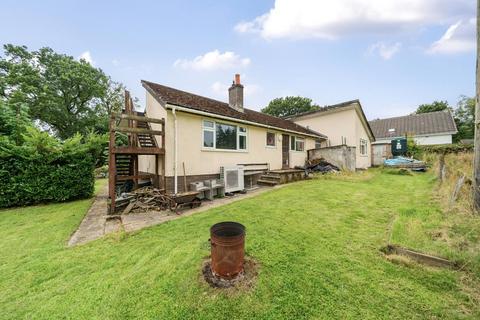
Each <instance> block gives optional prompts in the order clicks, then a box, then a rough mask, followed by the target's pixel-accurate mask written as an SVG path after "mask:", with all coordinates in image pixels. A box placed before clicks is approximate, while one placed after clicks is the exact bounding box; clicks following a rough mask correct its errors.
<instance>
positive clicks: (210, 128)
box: [203, 121, 215, 148]
mask: <svg viewBox="0 0 480 320" xmlns="http://www.w3.org/2000/svg"><path fill="white" fill-rule="evenodd" d="M214 141H215V130H214V125H213V122H212V121H203V146H204V147H205V148H214V147H215V144H214Z"/></svg>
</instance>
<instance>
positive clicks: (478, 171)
mask: <svg viewBox="0 0 480 320" xmlns="http://www.w3.org/2000/svg"><path fill="white" fill-rule="evenodd" d="M479 32H480V0H477V65H476V70H475V72H476V74H475V75H476V78H475V79H476V87H475V146H474V155H473V157H474V158H473V201H474V207H475V211H476V212H477V213H478V212H480V100H479V99H480V70H479V69H480V68H479V60H480V55H479V49H480V35H479Z"/></svg>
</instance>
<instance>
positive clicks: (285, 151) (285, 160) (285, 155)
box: [282, 134, 290, 169]
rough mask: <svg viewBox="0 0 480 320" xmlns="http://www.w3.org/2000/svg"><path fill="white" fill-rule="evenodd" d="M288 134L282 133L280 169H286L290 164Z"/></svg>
mask: <svg viewBox="0 0 480 320" xmlns="http://www.w3.org/2000/svg"><path fill="white" fill-rule="evenodd" d="M289 147H290V136H289V135H288V134H282V169H288V168H289V166H290V161H289V160H290V150H289Z"/></svg>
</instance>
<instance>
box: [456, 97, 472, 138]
mask: <svg viewBox="0 0 480 320" xmlns="http://www.w3.org/2000/svg"><path fill="white" fill-rule="evenodd" d="M454 118H455V123H456V124H457V130H458V133H457V134H456V136H455V140H456V141H459V140H461V139H473V136H474V134H475V98H469V97H466V96H462V97H461V99H460V101H459V102H458V104H457V108H456V109H455V112H454Z"/></svg>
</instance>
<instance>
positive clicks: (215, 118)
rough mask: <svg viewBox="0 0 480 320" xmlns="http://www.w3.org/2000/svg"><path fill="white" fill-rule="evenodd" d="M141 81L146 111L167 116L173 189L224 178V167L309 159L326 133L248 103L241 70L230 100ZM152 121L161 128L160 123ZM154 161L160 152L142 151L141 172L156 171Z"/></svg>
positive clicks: (279, 166)
mask: <svg viewBox="0 0 480 320" xmlns="http://www.w3.org/2000/svg"><path fill="white" fill-rule="evenodd" d="M142 85H143V87H144V88H145V89H146V109H145V113H146V116H147V117H150V118H164V119H165V160H164V161H165V177H166V179H165V180H166V189H167V190H168V191H170V192H175V193H176V192H178V191H181V190H183V184H184V181H186V183H187V184H189V183H191V182H197V181H203V180H207V179H215V178H219V176H220V171H221V167H232V166H238V165H244V164H247V165H248V164H259V163H264V164H266V165H267V167H268V168H269V169H270V170H277V169H287V168H293V167H295V166H297V165H304V164H305V160H306V159H307V150H308V149H313V148H314V147H315V143H316V142H317V143H320V142H321V141H325V140H326V139H327V137H326V136H325V135H323V134H321V133H318V132H316V131H313V130H310V129H307V128H305V127H303V126H301V125H298V124H295V123H293V122H292V121H289V120H285V119H280V118H277V117H273V116H269V115H266V114H263V113H260V112H256V111H253V110H250V109H247V108H244V105H243V101H244V99H243V85H242V84H241V83H240V76H239V75H236V76H235V81H234V82H233V84H232V86H231V87H230V88H229V90H228V93H229V103H225V102H221V101H217V100H213V99H210V98H206V97H202V96H199V95H196V94H193V93H189V92H185V91H181V90H177V89H174V88H170V87H167V86H163V85H160V84H156V83H153V82H149V81H142ZM151 126H152V129H154V130H159V129H160V125H157V124H155V123H152V124H151ZM157 126H158V127H157ZM158 139H160V138H158ZM159 144H160V143H159ZM159 161H161V160H159ZM158 165H160V164H158ZM155 167H156V164H155V157H153V156H148V155H145V156H140V157H139V171H140V172H145V173H153V172H155ZM183 168H185V169H183ZM183 170H185V176H186V178H185V179H184V178H183V176H184V172H183ZM178 177H182V178H181V179H179V178H178Z"/></svg>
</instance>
